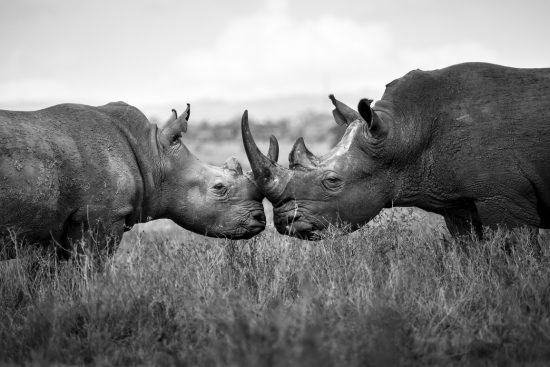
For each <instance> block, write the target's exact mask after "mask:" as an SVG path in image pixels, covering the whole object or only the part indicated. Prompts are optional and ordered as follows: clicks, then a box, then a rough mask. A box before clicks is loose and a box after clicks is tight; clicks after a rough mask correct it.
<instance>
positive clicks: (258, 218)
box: [252, 211, 265, 223]
mask: <svg viewBox="0 0 550 367" xmlns="http://www.w3.org/2000/svg"><path fill="white" fill-rule="evenodd" d="M252 218H253V219H254V220H256V221H258V222H261V223H265V214H264V212H260V211H258V212H255V213H254V214H252Z"/></svg>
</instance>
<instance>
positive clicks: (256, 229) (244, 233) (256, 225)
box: [231, 207, 266, 239]
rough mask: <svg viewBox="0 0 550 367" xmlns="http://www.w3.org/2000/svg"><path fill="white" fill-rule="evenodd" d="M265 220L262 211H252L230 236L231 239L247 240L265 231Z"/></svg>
mask: <svg viewBox="0 0 550 367" xmlns="http://www.w3.org/2000/svg"><path fill="white" fill-rule="evenodd" d="M265 225H266V219H265V214H264V211H263V207H262V209H256V210H252V211H251V212H250V213H249V215H248V218H247V220H246V221H245V223H243V225H242V226H241V227H239V228H238V229H237V230H236V232H235V233H233V235H232V236H231V237H232V238H233V239H249V238H252V237H254V236H255V235H257V234H259V233H260V232H262V231H263V230H264V229H265Z"/></svg>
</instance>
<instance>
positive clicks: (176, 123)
mask: <svg viewBox="0 0 550 367" xmlns="http://www.w3.org/2000/svg"><path fill="white" fill-rule="evenodd" d="M190 114H191V106H190V105H189V103H188V104H187V109H186V110H185V112H184V113H183V114H181V115H180V117H177V116H178V114H177V112H176V110H172V117H171V118H170V119H169V120H168V122H167V123H166V126H164V128H163V129H162V131H161V133H160V134H161V141H162V143H163V144H164V145H165V146H170V145H173V144H175V143H177V142H178V140H179V138H181V136H182V135H183V133H185V132H186V131H187V120H189V115H190Z"/></svg>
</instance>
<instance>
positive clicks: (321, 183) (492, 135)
mask: <svg viewBox="0 0 550 367" xmlns="http://www.w3.org/2000/svg"><path fill="white" fill-rule="evenodd" d="M330 98H331V99H332V101H333V104H334V106H335V109H334V111H333V115H334V118H335V120H336V122H337V123H339V124H346V125H347V129H346V132H345V134H344V136H343V137H342V139H341V141H340V142H339V143H338V144H337V146H336V147H335V148H333V149H332V150H331V151H330V152H328V153H327V154H325V155H323V156H321V157H318V156H315V155H314V154H312V153H311V152H310V151H309V150H308V149H307V148H306V146H305V144H304V141H303V139H302V138H300V139H298V140H297V141H296V143H295V144H294V147H293V149H292V151H291V153H290V156H289V161H290V165H289V168H290V169H287V168H285V167H282V166H281V165H279V164H277V163H276V162H275V161H273V160H270V159H269V158H268V157H265V156H263V155H262V153H261V152H260V151H259V150H258V148H257V146H256V145H255V143H254V140H253V138H252V135H251V133H250V129H249V126H248V122H247V121H246V120H244V119H243V121H242V134H243V141H244V146H245V148H246V153H247V155H248V159H249V160H250V164H251V165H252V169H253V172H254V175H255V177H256V181H257V183H258V184H259V187H260V188H261V190H262V191H263V193H264V194H265V195H266V197H267V198H268V199H269V200H270V201H271V202H272V203H273V206H274V220H275V224H276V227H277V229H278V231H279V232H281V233H285V234H289V235H292V236H297V237H302V238H307V239H317V238H319V237H320V235H321V233H322V232H323V230H325V229H326V228H327V226H328V225H329V224H340V223H342V222H343V223H347V224H348V226H347V228H349V229H350V230H354V229H357V228H358V227H360V226H361V225H363V224H364V223H367V222H368V221H369V220H370V219H372V218H373V217H374V216H376V215H377V214H378V213H379V212H380V210H381V209H382V208H390V207H394V206H415V207H419V208H422V209H424V210H427V211H430V212H434V213H438V214H441V215H443V216H444V219H445V222H446V224H447V227H448V229H449V231H450V232H451V234H452V235H453V236H461V235H463V234H469V233H471V229H473V230H474V231H475V233H477V235H479V236H481V235H482V226H489V227H496V226H504V227H510V228H511V227H517V226H529V227H532V228H533V227H538V228H550V69H518V68H511V67H504V66H499V65H493V64H487V63H464V64H458V65H454V66H450V67H447V68H444V69H439V70H433V71H421V70H414V71H411V72H409V73H408V74H406V75H405V76H403V77H402V78H399V79H397V80H394V81H393V82H391V83H389V84H388V85H386V90H385V92H384V95H383V97H382V99H381V100H379V101H377V102H376V103H375V104H374V108H372V107H371V102H372V101H371V100H369V99H362V100H361V101H360V102H359V105H358V112H356V111H355V110H353V109H351V108H350V107H348V106H346V105H345V104H343V103H341V102H340V101H338V100H336V99H335V98H334V96H331V97H330Z"/></svg>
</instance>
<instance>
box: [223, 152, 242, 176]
mask: <svg viewBox="0 0 550 367" xmlns="http://www.w3.org/2000/svg"><path fill="white" fill-rule="evenodd" d="M223 169H226V170H229V171H232V172H234V173H236V174H237V175H239V176H240V175H242V174H243V168H242V167H241V164H240V163H239V161H238V160H237V159H236V158H235V157H231V158H229V159H228V160H226V161H225V162H224V164H223Z"/></svg>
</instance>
